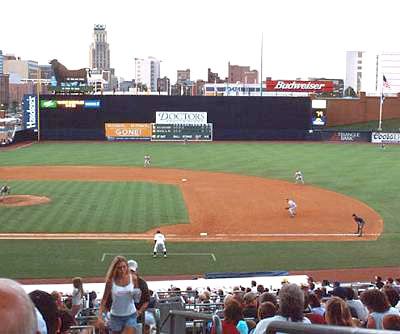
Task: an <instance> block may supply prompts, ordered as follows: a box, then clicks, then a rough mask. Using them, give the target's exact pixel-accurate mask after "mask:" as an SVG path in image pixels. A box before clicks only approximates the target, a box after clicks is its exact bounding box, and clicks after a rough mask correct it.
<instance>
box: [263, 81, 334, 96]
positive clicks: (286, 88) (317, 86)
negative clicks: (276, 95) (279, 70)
mask: <svg viewBox="0 0 400 334" xmlns="http://www.w3.org/2000/svg"><path fill="white" fill-rule="evenodd" d="M333 86H334V85H333V82H332V81H299V80H267V81H266V89H267V91H269V92H309V93H311V92H313V93H321V92H332V91H333V88H334V87H333Z"/></svg>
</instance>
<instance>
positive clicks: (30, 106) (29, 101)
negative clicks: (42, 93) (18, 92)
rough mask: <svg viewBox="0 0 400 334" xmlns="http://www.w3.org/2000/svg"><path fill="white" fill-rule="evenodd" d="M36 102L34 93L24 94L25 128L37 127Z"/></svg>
mask: <svg viewBox="0 0 400 334" xmlns="http://www.w3.org/2000/svg"><path fill="white" fill-rule="evenodd" d="M37 107H38V103H37V96H36V95H24V122H23V126H24V128H25V129H37V127H38V124H37V119H38V108H37Z"/></svg>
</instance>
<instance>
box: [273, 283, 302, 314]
mask: <svg viewBox="0 0 400 334" xmlns="http://www.w3.org/2000/svg"><path fill="white" fill-rule="evenodd" d="M303 311H304V293H303V291H302V290H301V289H300V287H299V286H298V285H297V284H289V283H287V284H284V285H283V286H282V288H281V289H280V291H279V314H280V315H281V316H282V317H285V318H288V319H291V321H293V322H299V321H303V318H304V316H303Z"/></svg>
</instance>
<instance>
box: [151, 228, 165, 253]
mask: <svg viewBox="0 0 400 334" xmlns="http://www.w3.org/2000/svg"><path fill="white" fill-rule="evenodd" d="M158 250H162V252H163V253H164V257H167V248H166V247H165V236H164V234H162V233H161V231H160V230H157V232H156V234H155V235H154V249H153V257H157V252H158Z"/></svg>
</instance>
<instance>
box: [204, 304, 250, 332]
mask: <svg viewBox="0 0 400 334" xmlns="http://www.w3.org/2000/svg"><path fill="white" fill-rule="evenodd" d="M215 333H216V331H215V328H214V327H213V328H212V329H211V334H215ZM222 333H224V334H248V328H247V324H246V322H245V321H243V313H242V308H241V307H240V305H239V304H238V303H237V302H236V301H235V300H233V299H232V300H231V301H230V302H229V303H228V304H227V306H226V307H225V309H224V319H223V320H222Z"/></svg>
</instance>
